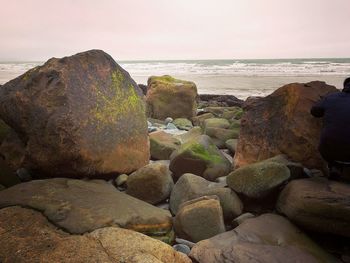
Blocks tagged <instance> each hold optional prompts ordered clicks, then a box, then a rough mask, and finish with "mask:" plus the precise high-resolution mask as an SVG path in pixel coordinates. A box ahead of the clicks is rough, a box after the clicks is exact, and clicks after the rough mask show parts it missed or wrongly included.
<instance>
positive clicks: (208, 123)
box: [203, 118, 230, 130]
mask: <svg viewBox="0 0 350 263" xmlns="http://www.w3.org/2000/svg"><path fill="white" fill-rule="evenodd" d="M229 127H230V122H229V121H228V120H226V119H223V118H210V119H206V120H204V122H203V129H204V130H205V129H207V128H221V129H228V128H229Z"/></svg>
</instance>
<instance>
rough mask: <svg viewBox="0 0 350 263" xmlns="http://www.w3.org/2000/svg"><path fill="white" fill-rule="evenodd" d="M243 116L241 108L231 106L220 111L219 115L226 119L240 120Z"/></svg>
mask: <svg viewBox="0 0 350 263" xmlns="http://www.w3.org/2000/svg"><path fill="white" fill-rule="evenodd" d="M242 116H243V109H242V108H239V107H235V108H232V109H230V110H228V111H225V112H223V113H222V115H221V117H222V118H224V119H227V120H232V119H235V120H240V119H241V118H242Z"/></svg>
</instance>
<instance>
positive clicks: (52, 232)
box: [0, 207, 191, 263]
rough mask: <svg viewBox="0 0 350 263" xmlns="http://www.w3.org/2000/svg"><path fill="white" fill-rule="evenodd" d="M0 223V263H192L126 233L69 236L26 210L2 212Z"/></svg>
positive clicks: (119, 230)
mask: <svg viewBox="0 0 350 263" xmlns="http://www.w3.org/2000/svg"><path fill="white" fill-rule="evenodd" d="M0 222H1V224H0V247H1V249H0V261H1V262H28V263H34V262H67V263H76V262H106V263H120V262H124V263H147V262H154V263H190V262H191V260H190V259H189V258H187V257H186V256H185V255H184V254H182V253H178V252H176V251H174V250H173V249H172V248H171V247H170V246H169V245H167V244H164V243H163V242H161V241H158V240H155V239H153V238H150V237H147V236H145V235H143V234H140V233H137V232H134V231H131V230H127V229H122V228H117V227H105V228H101V229H97V230H95V231H93V232H91V233H86V234H84V235H70V234H68V233H67V232H65V231H62V230H60V229H57V228H56V227H55V226H54V225H52V224H51V223H50V222H49V221H48V220H47V219H46V218H45V217H44V216H43V215H42V214H41V213H40V212H38V211H34V210H31V209H27V208H21V207H8V208H4V209H1V210H0Z"/></svg>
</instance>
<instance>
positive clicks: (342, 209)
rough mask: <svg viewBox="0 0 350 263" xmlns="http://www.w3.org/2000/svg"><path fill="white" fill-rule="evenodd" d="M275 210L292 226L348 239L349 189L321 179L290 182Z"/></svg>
mask: <svg viewBox="0 0 350 263" xmlns="http://www.w3.org/2000/svg"><path fill="white" fill-rule="evenodd" d="M277 209H278V210H279V211H280V212H281V213H283V214H285V215H286V216H287V217H288V218H289V219H290V220H291V221H293V222H295V223H296V224H298V225H300V226H302V227H304V228H306V229H309V230H312V231H314V232H323V233H332V234H337V235H342V236H346V237H350V186H349V185H347V184H343V183H339V182H335V181H328V180H326V179H324V178H314V179H301V180H294V181H292V182H290V183H289V184H288V185H287V186H286V188H285V189H284V190H283V191H282V192H281V194H280V197H279V200H278V202H277Z"/></svg>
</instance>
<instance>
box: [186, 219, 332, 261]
mask: <svg viewBox="0 0 350 263" xmlns="http://www.w3.org/2000/svg"><path fill="white" fill-rule="evenodd" d="M190 257H191V258H193V259H194V260H195V262H198V263H223V262H234V263H247V262H259V263H281V262H283V263H295V262H305V263H306V262H307V263H333V262H334V263H335V262H339V261H338V260H336V259H335V258H334V257H332V256H331V255H330V254H328V253H326V252H325V251H324V250H322V249H321V248H320V247H319V246H318V245H317V244H315V243H314V242H313V241H312V240H311V239H310V238H308V237H307V236H306V235H305V234H304V233H302V232H301V231H300V230H299V229H298V228H297V227H295V226H294V225H293V224H291V223H290V222H289V221H288V220H287V219H286V218H284V217H282V216H279V215H275V214H263V215H261V216H259V217H256V218H251V219H246V220H244V221H243V223H242V224H240V225H239V226H238V227H236V228H235V229H234V230H232V231H229V232H225V233H222V234H219V235H217V236H214V237H212V238H210V239H206V240H203V241H200V242H199V243H197V244H196V245H195V246H194V247H193V248H192V250H191V253H190Z"/></svg>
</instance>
